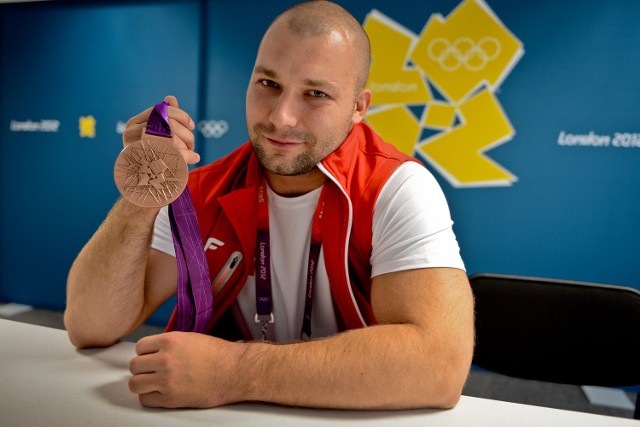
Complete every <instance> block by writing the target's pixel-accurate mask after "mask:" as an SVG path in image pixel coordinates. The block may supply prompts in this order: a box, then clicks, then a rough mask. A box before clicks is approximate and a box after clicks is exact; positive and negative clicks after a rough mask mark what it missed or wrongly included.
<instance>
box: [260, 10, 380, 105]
mask: <svg viewBox="0 0 640 427" xmlns="http://www.w3.org/2000/svg"><path fill="white" fill-rule="evenodd" d="M281 23H285V24H286V27H287V29H288V30H289V31H290V32H291V33H292V34H295V35H296V36H298V37H301V38H307V37H327V38H330V37H334V36H336V35H338V36H341V37H343V38H344V39H345V40H346V41H347V42H348V43H349V45H350V46H351V48H352V49H353V53H354V57H353V62H351V63H350V69H349V70H347V71H348V72H349V74H351V75H352V76H353V78H354V82H355V89H356V93H358V92H360V91H362V89H364V87H365V86H366V84H367V79H368V78H369V68H370V66H371V47H370V44H369V38H368V37H367V34H366V33H365V31H364V29H363V28H362V25H360V23H359V22H358V21H357V20H356V19H355V18H354V17H353V15H351V14H350V13H349V12H347V11H346V10H345V9H343V8H342V7H341V6H338V5H337V4H335V3H331V2H329V1H324V0H316V1H309V2H305V3H300V4H297V5H295V6H292V7H291V8H289V9H287V10H286V11H285V12H283V13H282V14H281V15H280V16H278V17H277V18H276V19H275V20H274V21H273V23H272V24H271V26H272V27H273V26H274V25H276V24H281Z"/></svg>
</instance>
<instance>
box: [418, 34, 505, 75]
mask: <svg viewBox="0 0 640 427" xmlns="http://www.w3.org/2000/svg"><path fill="white" fill-rule="evenodd" d="M500 49H501V46H500V42H499V41H498V40H497V39H496V38H495V37H483V38H482V39H480V41H479V42H478V43H475V42H474V41H473V40H471V39H470V38H469V37H460V38H458V39H456V40H455V41H454V42H453V43H451V42H449V40H447V39H445V38H444V37H437V38H435V39H433V40H432V41H431V42H430V43H429V46H428V47H427V54H428V55H429V58H430V59H431V60H432V61H435V62H437V63H438V65H440V68H442V69H443V70H444V71H448V72H453V71H457V70H458V69H460V67H461V66H464V67H465V68H466V69H467V70H469V71H480V70H482V69H483V68H484V67H486V66H487V64H488V63H489V62H491V61H493V60H494V59H496V58H497V57H498V56H499V55H500Z"/></svg>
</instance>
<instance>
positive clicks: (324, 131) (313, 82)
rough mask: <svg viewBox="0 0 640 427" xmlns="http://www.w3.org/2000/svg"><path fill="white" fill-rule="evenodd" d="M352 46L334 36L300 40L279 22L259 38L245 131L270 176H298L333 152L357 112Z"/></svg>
mask: <svg viewBox="0 0 640 427" xmlns="http://www.w3.org/2000/svg"><path fill="white" fill-rule="evenodd" d="M352 50H353V49H352V47H351V46H350V45H349V43H348V42H347V41H346V40H345V38H344V36H343V35H342V34H340V33H338V32H334V33H331V34H329V35H327V36H322V37H305V38H301V37H299V36H296V35H294V34H292V33H291V32H289V30H288V29H287V28H286V25H285V24H283V23H282V22H280V23H276V24H274V26H273V27H272V28H271V29H270V30H269V31H268V32H267V34H266V36H265V38H264V39H263V42H262V44H261V45H260V49H259V50H258V56H257V58H256V65H255V68H254V70H253V73H252V75H251V80H250V82H249V87H248V89H247V100H246V102H247V105H246V112H247V128H248V131H249V137H250V139H251V142H252V144H253V148H254V150H255V152H256V154H257V156H258V158H259V160H260V162H261V163H262V165H263V166H264V167H265V168H266V169H267V170H268V171H270V172H272V173H275V174H278V175H287V176H291V175H302V174H305V173H307V172H309V171H311V170H312V169H313V168H314V167H315V165H316V164H317V163H318V162H319V161H320V160H322V159H323V158H324V157H326V156H327V155H329V154H330V153H331V152H333V151H334V150H336V149H337V148H338V147H339V146H340V145H341V144H342V142H344V139H345V138H346V136H347V134H348V133H349V131H350V130H351V127H352V126H353V124H354V123H357V122H359V121H360V120H362V114H360V113H359V112H357V111H356V110H357V108H356V105H357V104H356V100H355V99H356V96H355V78H354V75H353V73H354V72H353V66H352V65H351V62H350V61H352V57H353V52H352Z"/></svg>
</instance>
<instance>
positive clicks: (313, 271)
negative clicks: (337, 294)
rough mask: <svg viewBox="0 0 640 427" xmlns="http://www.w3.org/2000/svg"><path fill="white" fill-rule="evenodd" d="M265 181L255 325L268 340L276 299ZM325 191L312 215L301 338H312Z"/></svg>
mask: <svg viewBox="0 0 640 427" xmlns="http://www.w3.org/2000/svg"><path fill="white" fill-rule="evenodd" d="M266 188H267V186H266V180H264V179H263V180H262V183H261V184H260V186H259V187H258V235H257V244H256V253H255V268H256V272H255V278H256V316H255V321H256V323H260V324H261V325H262V339H266V335H267V328H268V327H269V325H270V324H272V323H274V316H273V298H272V293H271V250H270V240H269V202H268V196H267V191H266ZM325 189H326V187H325V188H323V189H322V192H321V193H320V199H319V200H318V205H317V206H316V210H315V212H314V214H313V225H312V231H311V244H310V247H309V262H308V264H307V281H306V293H305V304H304V315H303V319H302V329H301V332H300V338H301V339H303V340H308V339H310V338H311V308H312V306H313V294H314V292H315V282H316V276H317V270H318V260H319V258H320V249H321V247H322V216H323V214H324V200H325Z"/></svg>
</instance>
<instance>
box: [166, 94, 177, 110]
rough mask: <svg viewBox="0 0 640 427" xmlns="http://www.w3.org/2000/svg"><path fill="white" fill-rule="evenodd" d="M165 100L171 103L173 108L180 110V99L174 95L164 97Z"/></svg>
mask: <svg viewBox="0 0 640 427" xmlns="http://www.w3.org/2000/svg"><path fill="white" fill-rule="evenodd" d="M164 100H165V101H167V102H168V103H169V105H171V106H172V107H176V108H178V98H176V97H175V96H173V95H167V96H165V97H164Z"/></svg>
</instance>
